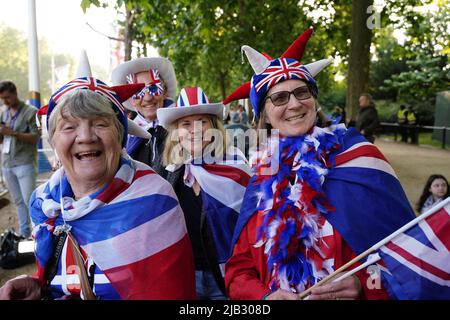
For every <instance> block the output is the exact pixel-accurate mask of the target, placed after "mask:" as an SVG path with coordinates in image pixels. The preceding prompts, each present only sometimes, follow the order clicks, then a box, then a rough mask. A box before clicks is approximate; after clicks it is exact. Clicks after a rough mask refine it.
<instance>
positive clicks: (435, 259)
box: [380, 198, 450, 300]
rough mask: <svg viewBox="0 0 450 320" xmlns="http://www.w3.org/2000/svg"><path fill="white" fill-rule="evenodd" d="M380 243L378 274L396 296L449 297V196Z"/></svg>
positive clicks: (402, 297) (406, 297) (418, 297)
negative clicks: (433, 209) (389, 239)
mask: <svg viewBox="0 0 450 320" xmlns="http://www.w3.org/2000/svg"><path fill="white" fill-rule="evenodd" d="M445 202H446V203H447V204H446V205H442V208H440V209H439V207H441V206H438V207H435V212H434V213H432V214H431V215H430V216H428V217H426V218H425V219H423V220H422V221H420V222H419V223H418V224H416V225H415V226H414V227H413V228H411V229H409V230H408V231H406V232H403V233H401V234H399V235H398V236H396V237H395V238H394V239H392V240H391V241H390V242H389V243H387V244H386V245H384V246H383V247H381V249H380V256H381V257H382V258H383V261H384V263H385V265H386V267H387V270H383V269H382V271H384V272H382V276H383V280H385V284H386V285H387V287H388V290H389V292H390V294H391V295H392V296H394V297H396V298H398V299H408V300H412V299H414V300H416V299H433V300H435V299H439V300H441V299H450V198H448V199H447V200H445Z"/></svg>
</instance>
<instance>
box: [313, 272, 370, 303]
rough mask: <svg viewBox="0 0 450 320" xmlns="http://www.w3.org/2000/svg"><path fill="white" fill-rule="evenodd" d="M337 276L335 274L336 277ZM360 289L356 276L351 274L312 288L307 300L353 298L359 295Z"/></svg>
mask: <svg viewBox="0 0 450 320" xmlns="http://www.w3.org/2000/svg"><path fill="white" fill-rule="evenodd" d="M341 275H342V274H341ZM339 276H340V275H337V276H336V277H339ZM361 290H362V288H361V283H360V282H359V279H358V277H356V276H351V277H348V278H346V279H344V280H341V281H338V282H329V283H327V284H324V285H322V286H320V287H317V288H316V289H313V290H312V291H311V295H310V296H309V297H308V300H354V299H357V298H358V297H359V296H360V294H361Z"/></svg>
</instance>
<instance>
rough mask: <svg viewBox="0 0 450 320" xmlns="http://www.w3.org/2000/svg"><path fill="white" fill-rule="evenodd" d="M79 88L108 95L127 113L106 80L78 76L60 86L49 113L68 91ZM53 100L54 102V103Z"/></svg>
mask: <svg viewBox="0 0 450 320" xmlns="http://www.w3.org/2000/svg"><path fill="white" fill-rule="evenodd" d="M79 89H88V90H91V91H94V92H96V93H99V94H101V95H103V96H104V97H106V98H107V99H108V100H110V101H111V102H112V103H113V104H114V105H115V106H116V107H117V108H118V109H119V110H120V112H121V113H122V114H124V113H125V110H124V108H123V106H122V104H121V103H120V101H119V98H118V97H117V94H116V92H115V91H114V90H113V89H112V88H111V87H109V86H108V85H106V84H105V83H104V82H102V81H100V80H98V79H95V78H92V77H84V78H78V79H75V80H72V81H70V82H69V83H67V84H66V85H64V86H63V87H62V88H60V89H59V90H58V91H56V92H55V94H53V96H52V98H51V101H50V104H49V108H48V111H47V115H50V113H51V112H52V109H53V108H54V107H55V106H56V104H57V103H58V101H59V100H60V99H61V98H62V97H63V96H64V95H65V94H66V93H68V92H71V91H72V90H79ZM52 101H53V103H52Z"/></svg>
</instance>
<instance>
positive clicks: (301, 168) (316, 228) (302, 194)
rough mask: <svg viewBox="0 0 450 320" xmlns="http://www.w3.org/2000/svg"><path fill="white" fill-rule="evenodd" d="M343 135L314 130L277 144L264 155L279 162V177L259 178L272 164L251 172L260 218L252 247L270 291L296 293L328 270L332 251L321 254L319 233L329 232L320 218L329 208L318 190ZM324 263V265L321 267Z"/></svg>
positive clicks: (330, 130)
mask: <svg viewBox="0 0 450 320" xmlns="http://www.w3.org/2000/svg"><path fill="white" fill-rule="evenodd" d="M345 132H346V129H345V126H343V125H340V126H332V127H330V128H325V129H322V128H318V127H314V128H313V129H312V130H311V131H310V132H309V134H307V135H305V136H301V137H284V138H281V139H280V140H279V145H278V146H276V148H278V150H271V151H270V152H265V153H264V154H265V155H266V157H269V158H271V157H274V156H277V157H279V159H278V161H279V163H278V165H279V168H278V171H277V172H276V173H275V174H272V175H267V174H264V170H266V169H267V166H269V165H271V164H272V165H273V162H272V163H271V161H270V160H271V159H261V160H260V161H258V163H259V164H258V165H257V166H255V168H254V171H255V177H256V179H255V184H257V185H258V189H259V190H260V192H259V193H258V196H257V204H258V206H257V210H258V211H262V212H264V220H263V223H262V225H261V227H260V228H259V230H258V234H257V239H258V242H257V243H256V244H255V247H262V246H264V252H265V254H266V256H267V266H268V271H269V273H271V275H272V281H271V285H270V286H271V289H272V290H276V289H277V288H283V289H285V290H295V291H296V292H301V291H303V290H304V289H305V287H306V286H308V285H312V284H314V283H316V282H317V280H318V279H317V278H319V277H323V276H324V275H326V274H324V269H325V270H328V272H326V271H325V273H329V272H332V270H333V262H334V257H333V256H332V255H331V256H330V254H331V253H332V250H331V251H330V250H326V247H327V245H323V244H322V241H323V240H322V239H321V238H322V236H323V234H324V231H325V230H327V231H326V232H325V233H326V234H327V235H330V229H331V225H329V224H328V223H327V222H326V220H325V218H324V217H323V216H322V215H321V213H322V214H326V213H329V212H331V211H333V207H332V206H331V205H330V204H329V202H328V201H327V197H326V195H325V193H324V191H323V190H322V184H323V182H324V181H325V176H326V175H327V173H328V169H327V161H329V162H331V163H332V162H333V157H332V153H333V152H334V151H336V150H338V149H339V147H340V143H339V139H340V138H341V137H342V136H343V135H344V134H345ZM269 148H272V144H271V143H270V142H269ZM331 234H332V231H331ZM303 246H304V249H303ZM324 251H327V254H325V253H324ZM325 258H327V260H328V263H327V264H326V265H323V262H324V259H325Z"/></svg>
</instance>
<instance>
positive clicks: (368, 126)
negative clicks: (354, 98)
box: [355, 93, 379, 143]
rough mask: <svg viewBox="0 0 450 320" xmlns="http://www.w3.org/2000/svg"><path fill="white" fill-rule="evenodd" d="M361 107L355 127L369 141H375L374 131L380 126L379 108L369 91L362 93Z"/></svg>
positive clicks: (360, 98)
mask: <svg viewBox="0 0 450 320" xmlns="http://www.w3.org/2000/svg"><path fill="white" fill-rule="evenodd" d="M359 107H360V110H359V112H358V115H357V117H356V123H355V127H356V129H358V130H359V132H360V133H361V134H362V135H363V136H364V138H366V140H367V141H369V142H371V143H374V142H375V136H374V133H375V130H376V129H377V128H378V126H379V119H378V112H377V109H376V108H375V103H374V102H373V99H372V96H371V95H370V94H369V93H363V94H361V95H360V97H359Z"/></svg>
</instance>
